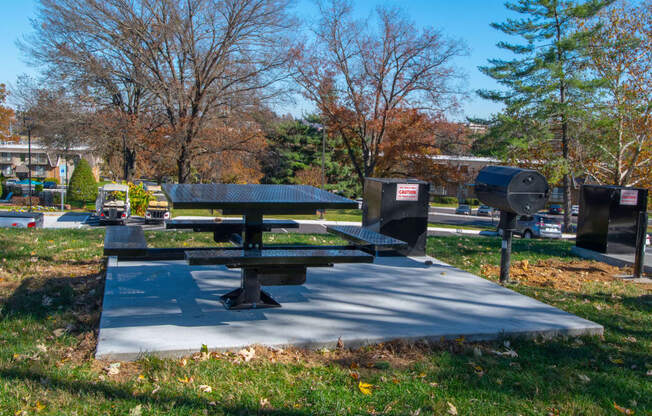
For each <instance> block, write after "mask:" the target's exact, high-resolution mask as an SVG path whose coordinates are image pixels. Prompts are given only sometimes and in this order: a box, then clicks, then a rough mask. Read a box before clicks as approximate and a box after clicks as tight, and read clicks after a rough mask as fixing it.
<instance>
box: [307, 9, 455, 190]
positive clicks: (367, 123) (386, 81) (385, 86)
mask: <svg viewBox="0 0 652 416" xmlns="http://www.w3.org/2000/svg"><path fill="white" fill-rule="evenodd" d="M319 6H320V12H321V19H320V20H319V22H318V24H317V28H316V29H315V31H314V34H315V40H314V41H313V42H310V43H308V44H306V45H303V46H302V47H300V48H298V49H297V51H296V60H295V62H294V63H295V65H294V70H295V79H296V81H297V83H298V84H299V85H300V86H301V87H302V91H303V94H304V95H305V96H306V97H307V98H308V99H309V100H311V101H312V102H313V103H315V104H316V105H317V107H318V109H319V111H320V112H321V113H322V115H323V117H324V118H325V120H326V127H327V128H328V131H329V133H330V134H335V135H339V136H341V137H342V139H343V142H344V145H345V147H346V150H347V152H348V154H349V158H350V159H351V162H352V163H353V166H354V168H355V170H356V172H357V175H358V177H359V179H360V181H361V182H362V181H363V179H364V177H365V176H370V175H372V174H373V173H374V169H375V167H376V164H377V162H378V160H379V155H380V152H381V144H382V142H383V139H384V138H385V136H386V132H387V128H388V125H389V124H391V123H393V122H394V121H395V118H397V117H400V114H401V110H403V109H406V108H412V109H418V110H422V111H427V112H431V113H442V112H445V111H447V110H449V109H451V108H452V107H454V106H455V104H456V97H458V93H459V90H458V89H457V88H456V85H455V84H456V81H458V80H459V79H460V74H459V72H457V71H456V69H455V68H454V67H453V65H452V61H453V59H454V58H455V57H456V56H458V55H461V54H463V53H465V47H464V45H463V44H462V42H461V41H458V40H452V39H447V38H446V37H444V36H443V35H442V34H441V33H440V32H439V31H436V30H434V29H431V28H426V29H423V30H420V31H419V30H417V29H415V25H414V24H413V22H411V21H409V20H408V19H407V18H405V17H404V16H403V13H402V11H401V10H399V9H395V8H385V7H379V8H378V9H377V13H376V17H377V23H378V28H377V30H376V31H374V30H372V29H370V28H369V27H368V25H367V24H365V23H363V22H358V21H355V20H354V19H353V18H352V7H351V2H349V1H347V0H331V1H330V2H328V3H320V4H319Z"/></svg>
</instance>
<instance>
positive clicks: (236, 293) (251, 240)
mask: <svg viewBox="0 0 652 416" xmlns="http://www.w3.org/2000/svg"><path fill="white" fill-rule="evenodd" d="M244 221H245V230H244V239H243V241H242V247H243V248H244V250H245V252H249V253H250V254H251V255H252V256H255V255H260V254H261V250H262V249H263V231H262V229H263V228H262V227H263V214H262V213H260V212H256V213H247V214H245V215H244ZM220 300H221V301H222V303H223V304H224V306H225V307H226V308H227V309H234V310H237V309H261V308H280V307H281V304H280V303H278V302H276V301H275V300H274V299H272V297H271V296H270V295H269V293H267V292H265V291H264V290H262V288H261V282H260V279H259V276H258V270H257V269H255V268H251V267H244V266H243V267H242V268H241V271H240V287H239V288H237V289H235V290H232V291H231V292H229V293H227V294H225V295H222V296H220Z"/></svg>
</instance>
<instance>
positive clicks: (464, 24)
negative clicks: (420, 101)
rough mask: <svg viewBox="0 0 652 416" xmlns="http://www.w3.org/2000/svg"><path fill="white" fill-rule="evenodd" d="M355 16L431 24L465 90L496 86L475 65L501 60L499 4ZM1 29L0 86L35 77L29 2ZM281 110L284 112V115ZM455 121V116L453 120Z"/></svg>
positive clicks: (418, 3) (462, 3)
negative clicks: (26, 47) (26, 41)
mask: <svg viewBox="0 0 652 416" xmlns="http://www.w3.org/2000/svg"><path fill="white" fill-rule="evenodd" d="M354 3H355V9H356V13H357V14H358V15H359V16H360V17H366V16H368V15H369V14H370V13H371V12H372V11H373V10H374V8H375V7H376V6H377V5H379V4H387V5H399V6H401V7H402V8H403V9H404V10H405V11H406V13H407V15H408V16H409V17H410V18H411V19H413V20H414V22H415V24H416V27H417V28H420V27H425V26H432V27H435V28H438V29H441V30H442V31H443V33H444V34H446V35H448V36H451V37H454V38H459V39H462V40H464V41H465V42H466V44H467V46H468V47H469V49H470V53H469V56H466V57H460V58H458V59H457V60H456V65H457V66H458V67H459V68H461V69H462V70H463V71H464V72H465V73H466V75H467V77H468V82H467V88H468V89H469V90H470V91H474V90H476V89H479V88H495V87H496V86H497V85H496V83H495V82H494V81H493V80H492V79H490V78H488V77H486V76H485V75H483V74H482V73H480V71H478V69H477V67H478V65H484V64H486V62H487V59H488V58H492V57H504V56H506V55H505V54H504V52H503V51H500V50H499V49H498V48H497V47H496V43H497V42H498V41H500V40H502V39H503V38H501V35H502V34H501V33H499V32H498V31H496V30H494V29H492V28H491V27H489V24H490V23H491V22H502V21H504V20H505V19H506V18H507V17H508V11H507V10H506V9H505V7H504V5H503V1H501V0H429V1H428V0H404V1H377V0H355V2H354ZM0 10H2V12H3V13H2V14H3V16H2V25H0V39H2V41H0V83H14V82H15V80H16V77H17V76H18V75H20V74H23V73H27V74H30V75H36V70H35V69H34V68H31V67H29V66H28V65H27V64H26V63H25V62H24V57H23V56H21V53H20V52H19V51H18V48H17V47H16V45H15V41H16V39H18V38H19V37H20V36H22V35H24V34H27V33H29V32H30V31H31V25H30V22H29V19H30V18H31V17H34V13H35V1H33V0H21V1H15V0H0ZM315 12H316V9H315V7H314V6H313V2H312V1H311V0H299V2H298V5H297V13H298V14H299V15H300V16H301V17H303V18H306V19H310V16H314V15H315ZM463 109H464V116H470V117H487V116H489V115H490V114H492V113H495V112H497V111H499V110H500V107H499V106H498V105H497V104H495V103H492V102H489V101H486V100H483V99H481V98H479V97H477V96H475V94H471V98H470V99H469V100H468V101H466V102H465V103H464V105H463ZM283 110H285V111H283ZM304 110H305V111H309V110H310V106H309V105H307V104H305V103H302V102H299V103H298V104H297V105H295V106H291V107H288V108H287V109H281V108H279V109H278V110H277V111H279V112H292V113H293V114H295V115H297V113H301V111H304ZM456 118H459V116H458V117H456Z"/></svg>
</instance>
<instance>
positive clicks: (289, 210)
mask: <svg viewBox="0 0 652 416" xmlns="http://www.w3.org/2000/svg"><path fill="white" fill-rule="evenodd" d="M163 191H164V192H165V193H166V195H167V196H168V199H169V201H170V202H171V203H172V205H173V206H174V207H175V208H208V209H221V210H222V211H223V212H224V213H225V214H241V213H247V212H253V211H257V212H263V213H265V214H313V213H314V212H315V211H316V210H318V209H322V208H330V209H334V208H335V209H343V208H357V207H358V204H357V202H355V201H352V200H350V199H347V198H344V197H341V196H338V195H335V194H332V193H330V192H326V191H322V190H321V189H318V188H315V187H313V186H309V185H233V184H166V185H163Z"/></svg>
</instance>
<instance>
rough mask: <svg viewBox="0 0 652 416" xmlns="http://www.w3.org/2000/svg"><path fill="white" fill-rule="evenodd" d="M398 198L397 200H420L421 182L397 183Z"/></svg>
mask: <svg viewBox="0 0 652 416" xmlns="http://www.w3.org/2000/svg"><path fill="white" fill-rule="evenodd" d="M396 200H397V201H418V200H419V184H418V183H416V184H412V183H399V184H398V185H396Z"/></svg>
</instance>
